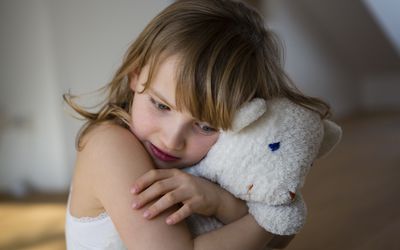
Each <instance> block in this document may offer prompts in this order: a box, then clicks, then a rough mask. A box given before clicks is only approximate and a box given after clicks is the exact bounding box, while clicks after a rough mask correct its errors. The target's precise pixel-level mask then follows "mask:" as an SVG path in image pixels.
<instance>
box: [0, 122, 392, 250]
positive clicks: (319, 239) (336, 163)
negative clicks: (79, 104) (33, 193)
mask: <svg viewBox="0 0 400 250" xmlns="http://www.w3.org/2000/svg"><path fill="white" fill-rule="evenodd" d="M341 125H342V127H343V131H344V136H343V140H342V142H341V144H340V145H339V147H338V148H337V149H336V150H335V151H334V152H333V153H332V154H331V155H330V156H329V157H328V158H326V159H322V160H319V161H317V162H316V163H315V164H314V166H313V168H312V170H311V172H310V174H309V176H308V178H307V181H306V185H305V187H304V190H303V195H304V197H305V200H306V202H307V205H308V211H309V216H308V219H307V223H306V226H305V227H304V229H303V230H302V231H301V233H300V234H298V235H297V236H296V237H295V239H294V240H293V241H292V243H291V244H290V245H289V247H288V248H287V249H290V250H297V249H304V250H313V249H317V250H320V249H321V250H336V249H341V250H343V249H352V250H353V249H355V250H361V249H363V250H380V249H383V250H390V249H393V250H395V249H396V250H399V249H400V199H399V198H400V197H399V192H400V114H390V115H389V114H386V115H374V116H360V117H355V118H352V119H349V120H347V121H343V122H341ZM65 201H66V196H65V195H60V196H56V197H54V196H51V197H47V198H46V197H41V196H39V198H38V197H31V198H28V199H26V200H25V201H24V202H21V201H12V200H9V199H5V198H4V197H3V198H2V197H1V196H0V232H1V233H0V250H19V249H21V250H22V249H24V250H39V249H40V250H50V249H51V250H58V249H60V250H62V249H65V241H64V231H63V228H64V214H65Z"/></svg>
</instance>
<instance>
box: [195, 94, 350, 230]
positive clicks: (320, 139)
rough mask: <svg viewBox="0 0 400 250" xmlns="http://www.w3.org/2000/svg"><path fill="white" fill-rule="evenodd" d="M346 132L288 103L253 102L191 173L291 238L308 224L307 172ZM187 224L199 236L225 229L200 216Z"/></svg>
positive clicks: (237, 115)
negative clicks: (243, 203) (304, 194)
mask: <svg viewBox="0 0 400 250" xmlns="http://www.w3.org/2000/svg"><path fill="white" fill-rule="evenodd" d="M341 133H342V132H341V129H340V127H339V126H338V125H336V124H335V123H333V122H332V121H329V120H326V119H324V120H321V118H320V117H319V115H318V114H317V113H315V112H313V111H311V110H309V109H306V108H304V107H302V106H300V105H297V104H295V103H293V102H291V101H289V100H288V99H284V98H280V99H273V100H270V101H265V100H263V99H254V100H252V101H251V102H249V103H247V104H245V105H244V106H243V107H241V109H240V110H239V111H238V112H237V114H236V115H235V118H234V122H233V129H232V130H230V131H223V132H221V135H220V137H219V139H218V141H217V142H216V144H215V145H214V146H213V147H212V148H211V150H210V151H209V152H208V154H207V156H206V157H205V158H204V159H203V160H202V161H201V162H199V163H198V164H197V165H195V166H192V167H190V168H187V171H188V172H189V173H192V174H194V175H197V176H201V177H204V178H206V179H209V180H211V181H213V182H216V183H218V184H219V185H220V186H221V187H223V188H224V189H226V190H227V191H229V192H230V193H232V194H233V195H235V196H236V197H237V198H240V199H242V200H245V201H246V202H247V205H248V207H249V213H250V214H251V215H252V216H253V217H254V218H255V219H256V221H257V222H258V223H259V224H260V225H261V226H262V227H263V228H265V229H266V230H267V231H269V232H271V233H274V234H279V235H291V234H295V233H297V232H298V231H299V230H300V229H301V228H302V227H303V225H304V223H305V221H306V216H307V209H306V205H305V203H304V200H303V198H302V196H301V193H300V189H301V187H302V186H303V185H304V181H305V178H306V176H307V173H308V172H309V170H310V168H311V165H312V163H313V161H314V160H315V159H316V158H318V157H321V156H324V155H326V154H327V153H329V152H330V151H331V150H332V149H333V148H334V146H335V145H336V144H337V143H338V142H339V141H340V138H341ZM188 223H189V227H190V228H191V230H192V232H193V233H194V234H195V235H198V234H202V233H205V232H208V231H210V230H213V229H215V228H218V227H220V226H221V225H222V224H221V223H220V222H218V221H217V220H216V219H215V218H212V217H209V218H206V217H202V216H199V215H194V216H191V218H189V220H188Z"/></svg>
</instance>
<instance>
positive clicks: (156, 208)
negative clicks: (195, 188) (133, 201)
mask: <svg viewBox="0 0 400 250" xmlns="http://www.w3.org/2000/svg"><path fill="white" fill-rule="evenodd" d="M186 199H187V195H186V194H185V193H184V192H182V191H180V190H174V191H172V192H169V193H167V194H165V195H164V196H162V197H161V198H160V199H159V200H158V201H156V202H155V203H154V204H153V205H151V206H150V207H149V208H148V209H147V210H146V211H145V212H144V213H143V216H144V217H145V218H148V219H151V218H154V217H155V216H157V215H158V214H160V213H162V212H163V211H165V210H167V209H168V208H170V207H172V206H174V205H176V204H178V203H180V202H182V201H184V200H186Z"/></svg>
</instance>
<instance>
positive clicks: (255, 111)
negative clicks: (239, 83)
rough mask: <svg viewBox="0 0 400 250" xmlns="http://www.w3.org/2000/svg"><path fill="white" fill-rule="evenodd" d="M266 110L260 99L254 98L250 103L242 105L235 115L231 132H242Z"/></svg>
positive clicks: (263, 101) (264, 103)
mask: <svg viewBox="0 0 400 250" xmlns="http://www.w3.org/2000/svg"><path fill="white" fill-rule="evenodd" d="M266 110H267V105H266V102H265V100H264V99H261V98H254V99H253V100H251V101H250V102H247V103H245V104H243V105H242V106H241V107H240V108H239V110H238V111H237V112H236V114H235V117H234V119H233V124H232V131H233V132H238V131H240V130H242V129H243V128H245V127H246V126H248V125H249V124H251V123H252V122H254V121H255V120H257V119H258V118H259V117H260V116H262V115H263V114H264V113H265V111H266Z"/></svg>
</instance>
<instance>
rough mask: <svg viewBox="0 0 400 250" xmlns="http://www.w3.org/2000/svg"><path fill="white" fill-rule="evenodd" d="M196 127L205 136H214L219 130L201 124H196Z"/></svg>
mask: <svg viewBox="0 0 400 250" xmlns="http://www.w3.org/2000/svg"><path fill="white" fill-rule="evenodd" d="M196 126H197V127H199V129H200V130H201V132H202V133H205V134H212V133H214V132H217V130H216V129H215V128H212V127H210V126H207V125H204V124H201V123H199V122H197V123H196Z"/></svg>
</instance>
